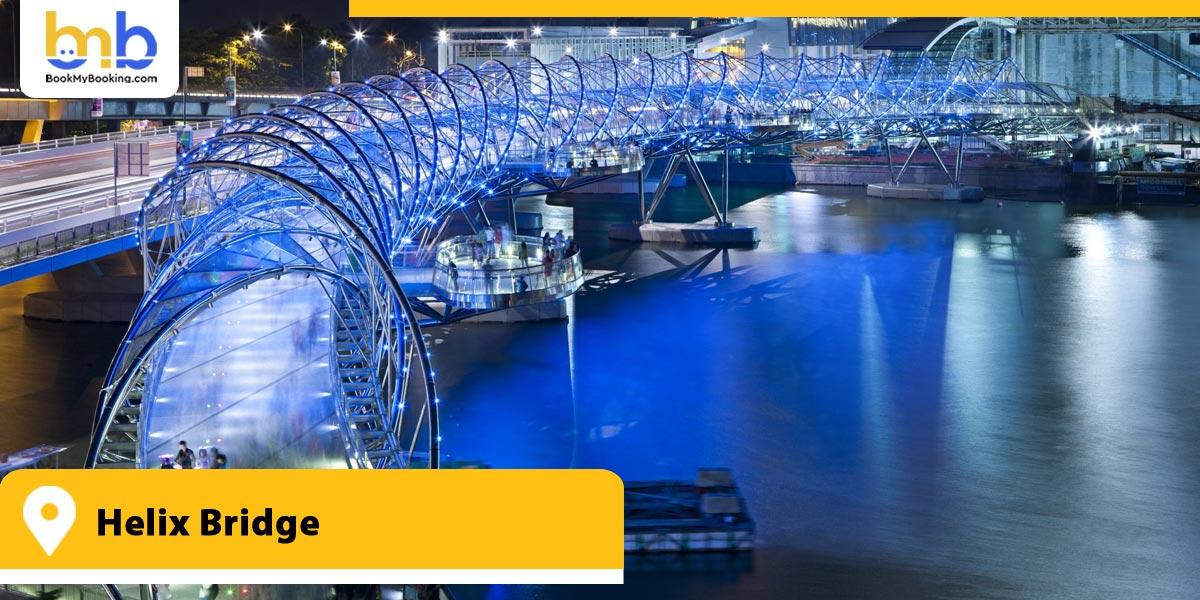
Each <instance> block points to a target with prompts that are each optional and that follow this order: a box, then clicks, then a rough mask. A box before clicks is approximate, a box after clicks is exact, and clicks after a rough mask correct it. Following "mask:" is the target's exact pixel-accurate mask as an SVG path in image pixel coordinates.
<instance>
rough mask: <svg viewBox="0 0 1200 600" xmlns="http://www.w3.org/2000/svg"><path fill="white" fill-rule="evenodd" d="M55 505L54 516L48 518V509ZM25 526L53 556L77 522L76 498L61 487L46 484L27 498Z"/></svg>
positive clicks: (47, 553)
mask: <svg viewBox="0 0 1200 600" xmlns="http://www.w3.org/2000/svg"><path fill="white" fill-rule="evenodd" d="M49 506H53V507H54V511H53V516H52V517H51V518H46V509H47V507H49ZM24 515H25V526H26V527H28V528H29V531H30V533H32V534H33V537H34V538H36V539H37V541H38V543H39V544H41V545H42V550H45V551H46V556H53V555H54V551H55V550H56V549H58V544H59V543H61V542H62V541H63V538H64V537H66V536H67V532H68V531H71V526H72V525H74V524H75V500H74V499H73V498H71V495H70V494H68V493H67V490H64V489H62V488H60V487H57V486H53V485H44V486H42V487H40V488H38V489H36V490H33V492H31V493H30V494H29V497H28V498H26V499H25V509H24Z"/></svg>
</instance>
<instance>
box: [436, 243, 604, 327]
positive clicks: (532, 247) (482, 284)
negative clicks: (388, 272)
mask: <svg viewBox="0 0 1200 600" xmlns="http://www.w3.org/2000/svg"><path fill="white" fill-rule="evenodd" d="M522 242H524V243H525V247H526V249H527V251H528V257H527V258H526V259H525V260H522V258H521V243H522ZM489 246H490V248H489ZM551 255H552V259H551V260H550V261H549V262H547V261H546V252H545V249H544V248H543V247H542V239H541V238H537V237H532V236H522V235H518V236H510V237H509V238H508V241H505V242H503V243H501V244H498V245H497V244H484V243H483V242H481V241H480V239H479V237H478V236H474V235H470V236H458V237H454V238H450V239H448V240H446V241H444V242H442V243H441V244H439V245H438V251H437V259H436V262H435V265H434V270H433V289H434V292H435V293H436V294H437V295H438V296H441V297H442V298H444V299H445V300H446V301H447V302H449V303H450V304H451V305H452V306H454V307H455V308H474V309H480V310H492V309H501V308H512V307H516V306H524V305H529V304H539V303H543V302H552V301H554V300H561V299H563V298H566V297H567V296H570V295H571V294H574V293H575V292H576V291H577V290H578V289H579V286H581V285H582V284H583V266H582V264H581V263H580V260H579V252H578V251H576V252H574V253H568V252H567V250H566V249H564V250H563V251H562V254H560V256H561V258H554V257H553V251H552V253H551ZM477 259H478V260H477Z"/></svg>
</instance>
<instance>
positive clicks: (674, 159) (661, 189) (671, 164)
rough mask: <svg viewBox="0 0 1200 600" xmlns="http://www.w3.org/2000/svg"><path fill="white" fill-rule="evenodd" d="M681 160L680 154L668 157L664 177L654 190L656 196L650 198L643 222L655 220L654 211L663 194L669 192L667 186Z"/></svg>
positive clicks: (669, 184) (669, 185)
mask: <svg viewBox="0 0 1200 600" xmlns="http://www.w3.org/2000/svg"><path fill="white" fill-rule="evenodd" d="M679 162H680V160H679V155H678V154H672V155H671V158H668V159H667V168H666V170H665V171H663V174H662V179H661V180H659V182H658V188H657V189H655V190H654V198H653V199H651V200H650V210H649V211H647V212H646V216H645V217H643V218H642V223H653V222H654V211H656V210H658V203H659V202H662V199H663V196H665V195H666V193H667V188H669V187H671V178H672V177H674V176H675V171H676V170H678V169H679Z"/></svg>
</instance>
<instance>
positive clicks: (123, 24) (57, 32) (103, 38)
mask: <svg viewBox="0 0 1200 600" xmlns="http://www.w3.org/2000/svg"><path fill="white" fill-rule="evenodd" d="M116 13H117V15H116V16H117V26H116V30H115V31H114V33H115V34H116V36H115V37H116V42H117V51H116V54H115V55H114V54H113V37H114V36H113V35H111V34H109V32H108V30H105V29H102V28H100V27H93V28H91V29H89V30H87V32H84V31H83V30H82V29H80V28H78V27H75V26H73V25H63V26H61V27H60V26H59V22H58V11H54V10H48V11H46V60H47V61H48V62H49V63H50V64H52V65H54V66H56V67H58V68H60V69H64V70H70V69H75V68H77V67H81V66H83V64H84V63H86V62H87V60H88V59H87V55H88V42H90V41H92V40H93V39H95V40H96V41H97V42H98V43H99V45H100V68H102V69H109V68H112V66H113V57H114V56H115V57H116V62H117V65H116V68H118V69H138V70H140V69H145V68H146V67H149V66H150V63H152V62H154V56H155V55H157V54H158V41H157V40H155V39H154V34H153V33H150V30H149V29H146V28H145V27H142V26H141V25H134V26H133V27H129V26H128V25H127V22H128V13H126V11H123V10H118V11H116ZM134 37H138V38H141V39H142V42H143V43H144V44H145V54H144V55H143V57H142V58H139V59H134V58H129V57H128V55H127V54H126V53H127V52H128V50H129V41H130V38H134ZM56 49H57V52H55V50H56Z"/></svg>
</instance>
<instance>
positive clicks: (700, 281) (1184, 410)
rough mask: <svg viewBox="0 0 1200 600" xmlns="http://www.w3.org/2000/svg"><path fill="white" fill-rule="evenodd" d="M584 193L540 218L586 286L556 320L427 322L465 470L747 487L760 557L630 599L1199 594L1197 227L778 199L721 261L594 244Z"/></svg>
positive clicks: (1045, 211)
mask: <svg viewBox="0 0 1200 600" xmlns="http://www.w3.org/2000/svg"><path fill="white" fill-rule="evenodd" d="M739 192H740V193H741V195H742V197H741V198H739V201H746V200H750V199H752V198H755V197H758V196H760V195H762V192H761V191H759V190H740V191H739ZM575 204H576V207H575V209H574V210H573V211H572V210H571V209H570V208H562V207H558V208H556V207H550V208H549V209H548V210H549V211H550V214H548V216H547V221H548V223H555V219H558V220H559V221H558V223H564V224H565V225H562V226H563V227H570V228H573V230H574V232H575V234H576V235H577V236H579V238H580V239H581V240H582V241H583V243H584V251H585V253H586V254H585V256H586V258H587V264H586V266H587V268H589V269H593V270H595V271H596V272H597V275H598V278H597V279H595V280H593V281H592V283H590V284H589V285H588V286H587V289H585V290H584V291H582V292H580V293H579V294H577V295H576V297H575V298H574V300H573V306H572V309H573V319H572V320H571V321H570V322H569V323H550V324H546V323H540V324H523V325H518V326H503V325H456V326H454V327H452V328H446V329H441V330H437V331H434V332H433V333H434V335H435V336H436V337H438V338H439V339H440V340H441V341H442V343H440V344H438V346H437V351H436V352H435V360H437V361H438V363H439V365H438V371H439V373H440V381H439V382H440V384H441V385H442V386H443V387H444V392H443V397H444V398H447V399H448V400H447V401H446V402H444V403H443V410H444V411H445V412H444V424H445V425H444V436H445V439H446V448H447V450H448V452H450V453H451V454H452V455H454V457H455V458H478V459H483V460H485V461H487V462H488V463H490V464H492V465H493V466H497V467H566V466H571V467H584V468H586V467H596V468H608V469H612V470H614V471H615V472H617V473H618V474H619V475H621V476H622V477H623V478H625V479H629V480H636V479H652V478H664V477H671V478H680V479H688V478H690V477H692V475H693V473H694V470H695V469H696V468H697V467H700V466H710V465H714V466H729V467H732V468H733V469H734V472H735V476H736V478H737V479H738V481H739V483H740V484H741V486H742V488H743V493H744V494H745V495H746V498H747V500H748V504H749V507H750V510H751V511H752V513H753V514H754V516H755V518H756V519H757V521H758V523H759V534H758V538H759V549H758V550H756V552H755V553H754V556H753V558H752V561H753V562H752V566H734V567H731V568H730V569H726V570H720V569H718V570H716V571H713V570H711V569H707V570H702V571H700V572H692V573H672V572H669V571H670V569H671V568H672V567H670V566H668V567H662V566H661V565H659V566H660V567H662V568H659V569H658V572H657V573H654V574H641V573H635V572H634V571H636V570H638V569H640V566H639V567H637V568H635V566H630V571H631V573H630V575H629V576H628V580H629V581H630V585H628V586H626V587H625V588H623V589H622V591H621V592H620V594H621V595H627V596H636V597H674V598H684V597H689V598H690V597H712V598H717V597H729V596H730V595H734V596H739V597H741V596H746V597H749V596H752V595H759V596H769V597H795V596H809V595H811V596H814V597H879V598H895V597H923V598H933V597H938V598H942V597H946V598H950V597H953V598H959V597H961V598H981V597H1003V598H1028V597H1064V596H1080V597H1114V596H1115V597H1130V596H1138V597H1162V598H1169V597H1181V596H1188V595H1191V594H1192V593H1194V590H1195V589H1200V578H1198V577H1197V576H1196V575H1195V573H1194V569H1193V567H1194V564H1195V563H1196V560H1197V559H1198V558H1200V518H1198V517H1200V500H1197V498H1200V493H1198V492H1200V459H1198V457H1200V441H1198V440H1200V436H1198V435H1197V434H1198V433H1200V403H1197V402H1196V401H1195V400H1194V390H1195V388H1196V383H1197V375H1196V373H1197V372H1200V358H1197V353H1196V352H1195V351H1194V350H1195V343H1194V341H1193V340H1194V339H1195V338H1196V336H1197V335H1200V322H1198V320H1197V317H1196V316H1195V311H1194V310H1193V309H1192V308H1191V307H1192V306H1196V305H1197V302H1200V279H1198V278H1196V277H1193V276H1192V275H1193V274H1194V273H1195V272H1196V266H1197V265H1198V264H1200V241H1198V240H1200V236H1196V235H1195V231H1196V230H1197V221H1196V217H1197V212H1196V211H1195V210H1194V209H1174V208H1165V209H1143V210H1139V211H1137V212H1124V213H1105V212H1095V213H1085V212H1072V211H1069V210H1068V209H1066V208H1065V207H1064V206H1061V205H1059V204H1055V203H1048V204H1037V203H1033V204H1031V203H1026V202H1020V201H1011V200H1010V201H1008V202H1006V205H1005V206H997V205H996V204H995V203H994V202H987V203H984V204H981V205H961V204H943V203H930V202H893V201H876V200H867V199H865V198H862V197H861V196H859V195H858V192H857V191H853V190H843V191H836V190H835V191H832V192H823V193H819V194H818V193H804V192H786V193H781V194H773V195H768V196H766V197H764V198H762V199H759V200H756V201H753V202H748V203H745V204H743V205H742V206H741V207H740V208H739V209H737V210H736V211H735V212H734V215H733V216H734V219H735V220H736V221H738V222H742V223H749V224H754V225H758V226H759V227H760V228H761V231H762V237H763V242H762V243H761V245H760V246H759V247H758V248H757V249H753V250H748V249H731V250H728V251H713V250H706V249H691V248H682V247H669V246H650V245H645V246H630V245H621V244H617V243H615V242H611V243H610V242H608V241H607V240H606V239H605V236H604V235H603V232H604V231H605V229H606V227H607V225H608V224H609V223H611V222H613V221H615V220H618V219H625V218H628V215H629V214H631V212H632V207H631V204H630V203H629V202H628V201H616V200H607V201H597V200H595V199H593V198H589V199H588V200H587V201H580V202H576V203H575ZM556 211H557V212H556ZM680 213H687V209H680ZM675 216H676V218H678V217H679V216H680V215H679V214H676V215H675ZM702 216H703V215H702V214H691V215H688V214H683V217H690V219H689V218H680V219H679V220H695V219H699V218H701V217H702ZM559 226H560V225H559V224H552V225H548V227H549V228H551V229H555V228H558V227H559ZM570 340H573V342H574V343H573V344H572V343H570ZM571 365H574V370H573V371H572V369H571ZM676 567H677V568H678V570H680V571H687V570H688V569H689V568H690V567H689V566H688V565H686V564H683V565H676ZM476 591H479V592H480V593H485V594H486V595H487V597H489V598H503V597H510V596H511V597H522V598H523V597H576V596H579V595H588V596H592V595H594V596H602V595H611V593H612V591H611V590H604V589H572V590H569V591H568V590H562V589H540V588H525V587H523V588H512V589H499V588H493V589H491V590H476Z"/></svg>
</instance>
